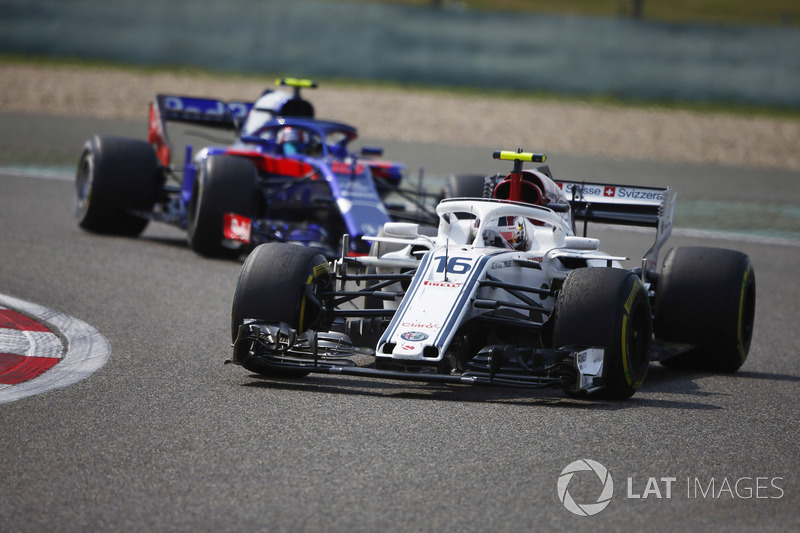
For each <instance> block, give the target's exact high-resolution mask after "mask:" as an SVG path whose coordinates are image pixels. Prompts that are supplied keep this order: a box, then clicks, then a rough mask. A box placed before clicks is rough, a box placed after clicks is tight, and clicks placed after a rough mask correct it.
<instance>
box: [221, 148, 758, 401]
mask: <svg viewBox="0 0 800 533" xmlns="http://www.w3.org/2000/svg"><path fill="white" fill-rule="evenodd" d="M495 158H496V159H501V160H509V161H513V164H514V168H513V171H512V172H510V173H509V174H508V175H505V176H503V175H496V176H490V177H487V178H484V179H483V181H484V191H485V193H484V195H483V196H484V197H482V198H450V199H445V200H443V201H442V202H441V203H440V204H439V205H438V207H437V209H436V212H437V214H438V217H439V225H438V230H437V232H436V233H435V234H431V232H427V231H424V230H425V228H423V227H420V226H418V225H417V224H413V223H402V222H394V223H388V224H386V225H385V226H384V228H383V231H381V232H380V234H379V235H373V236H369V239H370V240H371V241H372V242H373V244H372V248H371V252H370V255H369V256H364V257H346V256H344V255H342V256H341V257H339V258H338V259H336V260H335V261H328V260H327V259H326V258H325V257H324V256H323V255H321V254H319V253H316V252H315V251H314V250H312V249H310V248H303V247H300V246H292V245H287V244H277V243H274V244H264V245H261V246H259V247H257V248H255V250H253V252H252V253H251V254H250V255H249V256H248V258H247V259H246V261H245V263H244V264H243V266H242V269H241V273H240V275H239V278H238V282H237V286H236V290H235V293H234V297H233V306H232V316H231V325H232V331H231V334H232V340H233V357H232V359H230V360H229V361H228V362H232V363H236V364H239V365H242V366H244V367H245V368H246V369H248V370H250V371H253V372H256V373H259V374H263V375H265V376H271V377H283V378H285V377H302V376H305V375H307V374H309V373H323V374H344V375H355V376H370V377H380V378H394V379H401V380H414V381H427V382H443V383H454V384H474V385H507V386H518V387H532V388H543V387H556V388H561V389H563V390H564V391H566V392H567V393H568V394H574V395H584V394H597V395H600V396H603V397H607V398H611V399H624V398H628V397H630V396H631V395H633V394H634V393H635V392H636V390H637V389H639V387H640V386H641V384H642V382H643V380H644V379H645V376H646V374H647V370H648V367H649V364H650V362H651V361H652V360H658V361H661V362H662V363H663V364H665V365H667V366H669V365H672V366H683V367H693V368H702V369H707V370H711V371H719V372H734V371H736V370H737V369H738V368H739V367H740V366H741V365H742V363H743V362H744V360H745V358H746V356H747V353H748V350H749V347H750V340H751V337H752V331H753V321H754V316H755V275H754V272H753V267H752V265H751V263H750V260H749V258H748V257H747V256H746V255H745V254H742V253H740V252H736V251H732V250H725V249H717V248H695V247H681V248H675V249H672V250H670V251H669V253H667V255H666V258H665V259H664V261H663V265H662V268H661V269H660V270H657V262H658V255H659V251H660V249H661V248H662V246H663V245H664V243H665V241H666V240H667V238H668V237H669V235H670V232H671V228H672V221H673V213H674V207H675V200H676V195H675V192H674V191H673V190H671V189H668V188H650V187H627V186H621V185H602V184H597V183H585V182H569V181H559V182H556V181H554V180H553V179H552V177H551V173H550V169H549V167H548V166H546V165H540V166H538V167H536V168H535V169H527V170H523V162H538V163H542V162H544V160H545V157H544V156H543V155H537V154H531V153H521V152H506V151H499V152H495ZM576 220H583V222H584V228H585V225H586V224H587V223H588V221H602V222H604V223H611V224H626V225H636V226H645V227H651V228H653V229H654V230H655V242H654V244H653V246H652V247H651V248H650V249H649V250H647V251H646V252H645V253H644V254H643V257H642V262H641V266H638V267H636V268H634V269H632V270H628V269H624V268H622V267H621V263H620V262H621V261H623V260H626V259H627V258H624V257H618V256H614V255H610V254H608V253H605V252H602V251H600V249H599V242H598V241H597V240H596V239H593V238H588V237H586V236H579V235H576V233H575V221H576ZM345 240H346V238H345ZM345 248H346V246H345Z"/></svg>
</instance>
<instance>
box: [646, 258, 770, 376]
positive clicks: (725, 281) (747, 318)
mask: <svg viewBox="0 0 800 533" xmlns="http://www.w3.org/2000/svg"><path fill="white" fill-rule="evenodd" d="M755 310H756V278H755V272H754V271H753V265H752V264H751V263H750V258H749V257H747V255H745V254H743V253H741V252H737V251H734V250H725V249H722V248H703V247H681V248H675V249H672V250H670V251H669V253H668V254H667V256H666V258H665V259H664V267H663V269H662V272H661V277H660V279H659V281H658V286H657V288H656V297H655V322H654V328H655V335H656V338H657V339H661V340H664V341H669V342H677V343H683V344H692V345H695V348H694V349H692V350H690V351H688V352H685V353H682V354H680V355H678V356H676V357H673V358H671V359H666V360H664V361H662V364H664V365H665V366H669V367H677V368H685V369H694V370H705V371H711V372H736V371H737V370H738V369H739V367H740V366H742V364H743V363H744V361H745V359H746V358H747V354H748V352H749V351H750V341H751V339H752V337H753V322H754V321H755V312H756V311H755Z"/></svg>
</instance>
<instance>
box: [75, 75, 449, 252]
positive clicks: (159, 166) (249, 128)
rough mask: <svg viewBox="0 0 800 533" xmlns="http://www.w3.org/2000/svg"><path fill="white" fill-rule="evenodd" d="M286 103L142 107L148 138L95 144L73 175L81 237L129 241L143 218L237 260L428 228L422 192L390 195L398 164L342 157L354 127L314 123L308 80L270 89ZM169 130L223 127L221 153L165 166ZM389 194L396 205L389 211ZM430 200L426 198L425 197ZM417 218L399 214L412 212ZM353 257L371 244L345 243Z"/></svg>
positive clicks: (179, 100) (163, 98)
mask: <svg viewBox="0 0 800 533" xmlns="http://www.w3.org/2000/svg"><path fill="white" fill-rule="evenodd" d="M279 83H280V84H282V85H287V86H291V87H293V88H294V93H293V94H292V95H289V94H288V93H285V92H283V91H272V90H268V91H266V92H265V93H264V94H262V96H261V97H260V98H259V99H258V100H257V101H256V102H255V103H252V102H223V101H220V100H216V99H208V98H195V97H186V96H167V95H158V96H157V98H156V100H155V102H153V103H151V105H150V121H149V138H148V141H147V142H145V141H143V140H135V139H125V138H117V137H100V136H95V137H94V138H92V139H90V140H89V141H87V142H86V145H85V147H84V150H83V153H82V155H81V159H80V162H79V165H78V171H77V177H76V182H77V208H76V216H77V219H78V224H79V226H80V227H81V228H83V229H85V230H87V231H91V232H96V233H110V234H118V235H130V236H136V235H139V234H140V233H141V232H142V231H144V229H145V227H146V226H147V224H148V223H149V221H150V220H157V221H160V222H166V223H168V224H172V225H175V226H178V227H180V228H182V229H186V230H187V232H188V241H189V245H190V247H191V248H192V249H193V250H194V251H195V252H197V253H199V254H201V255H206V256H221V257H224V256H231V255H233V256H238V255H239V254H241V253H242V252H244V251H247V250H248V249H250V248H251V247H253V246H255V245H258V244H260V243H264V242H271V241H276V242H291V243H300V244H304V245H307V246H313V247H315V248H317V249H319V250H321V251H322V252H323V253H325V254H326V255H327V256H329V257H335V256H337V255H338V254H339V245H340V244H341V236H342V235H343V234H344V233H347V234H350V235H353V236H361V235H370V234H374V233H376V232H377V231H378V230H379V229H380V228H381V227H382V226H383V225H384V224H385V223H387V222H390V221H392V220H417V221H420V222H426V223H429V224H430V223H435V220H436V216H435V214H434V213H433V212H432V210H427V212H426V210H425V209H424V207H422V203H424V198H425V197H426V196H427V195H425V194H424V193H422V192H420V190H402V189H400V184H401V180H402V179H403V176H404V174H405V170H404V166H403V165H402V164H399V163H393V162H389V161H383V160H379V159H376V157H379V156H380V155H381V149H380V148H367V147H365V148H364V149H362V151H361V152H360V153H358V154H356V153H351V152H350V151H349V149H348V146H349V144H350V143H351V142H352V141H354V140H355V139H356V137H357V136H358V133H357V131H356V129H355V128H354V127H352V126H349V125H347V124H341V123H338V122H332V121H325V120H317V119H315V118H314V108H313V106H312V105H311V104H310V103H309V102H308V101H307V100H304V99H303V98H302V97H301V95H300V89H301V88H302V87H316V84H315V83H314V82H310V81H308V80H296V79H288V80H287V79H285V80H279ZM167 122H183V123H189V124H193V125H198V126H205V127H213V128H222V129H228V130H233V131H235V132H236V134H237V136H238V140H237V141H236V142H234V143H233V144H232V145H230V146H224V147H214V146H212V147H204V148H202V149H200V150H198V151H197V153H196V154H194V155H193V154H192V147H191V146H187V147H186V151H185V159H184V163H183V167H182V169H176V168H174V167H173V166H171V164H170V161H171V157H172V145H171V142H170V140H169V137H168V136H167ZM390 193H396V194H399V195H400V197H404V200H406V201H405V202H398V203H395V204H388V203H387V202H386V201H385V200H386V198H387V196H388V195H389V194H390ZM431 196H432V195H431ZM414 203H416V204H417V207H418V208H417V209H409V208H410V207H411V205H410V204H414ZM350 246H351V247H350V249H349V250H348V252H352V253H366V252H368V250H369V243H367V242H366V241H363V240H361V239H354V240H351V241H350Z"/></svg>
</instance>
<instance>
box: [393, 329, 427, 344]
mask: <svg viewBox="0 0 800 533" xmlns="http://www.w3.org/2000/svg"><path fill="white" fill-rule="evenodd" d="M400 338H401V339H403V340H404V341H412V342H420V341H424V340H425V339H427V338H428V334H427V333H422V332H421V331H406V332H405V333H403V334H402V335H400Z"/></svg>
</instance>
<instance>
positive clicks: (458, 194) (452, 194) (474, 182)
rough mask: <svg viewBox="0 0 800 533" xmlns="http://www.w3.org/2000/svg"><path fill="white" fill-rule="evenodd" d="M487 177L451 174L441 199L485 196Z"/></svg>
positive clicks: (440, 196)
mask: <svg viewBox="0 0 800 533" xmlns="http://www.w3.org/2000/svg"><path fill="white" fill-rule="evenodd" d="M485 181H486V178H484V177H483V176H479V175H476V174H459V175H451V176H449V177H448V178H447V181H446V182H445V184H444V186H443V187H442V190H441V192H440V193H439V199H440V200H443V199H445V198H483V197H484V194H483V190H484V184H485Z"/></svg>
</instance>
